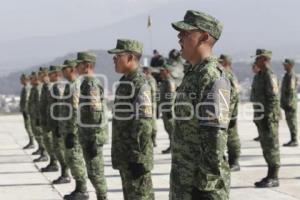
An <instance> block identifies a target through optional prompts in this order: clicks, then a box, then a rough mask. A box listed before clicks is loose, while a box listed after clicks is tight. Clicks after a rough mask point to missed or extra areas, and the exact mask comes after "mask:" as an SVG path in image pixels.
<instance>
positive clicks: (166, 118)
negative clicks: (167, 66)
mask: <svg viewBox="0 0 300 200" xmlns="http://www.w3.org/2000/svg"><path fill="white" fill-rule="evenodd" d="M159 91H160V100H159V108H160V111H161V112H162V119H163V122H164V126H165V130H166V131H167V133H168V135H169V139H170V144H172V143H171V138H172V135H173V131H174V118H173V113H172V105H173V104H174V100H175V95H176V83H175V80H174V79H173V78H172V77H171V76H170V75H168V76H167V77H166V78H165V79H164V80H162V82H161V85H160V90H159Z"/></svg>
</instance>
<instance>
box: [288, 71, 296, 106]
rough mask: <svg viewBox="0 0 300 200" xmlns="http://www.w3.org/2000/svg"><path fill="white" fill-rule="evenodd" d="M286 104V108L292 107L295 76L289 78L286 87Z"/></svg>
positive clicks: (294, 93)
mask: <svg viewBox="0 0 300 200" xmlns="http://www.w3.org/2000/svg"><path fill="white" fill-rule="evenodd" d="M287 87H288V88H287V97H286V98H287V104H288V107H293V100H294V98H295V95H297V92H295V91H297V77H296V76H295V75H292V76H290V79H289V82H288V86H287Z"/></svg>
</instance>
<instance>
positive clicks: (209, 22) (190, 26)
mask: <svg viewBox="0 0 300 200" xmlns="http://www.w3.org/2000/svg"><path fill="white" fill-rule="evenodd" d="M172 26H173V28H174V29H175V30H177V31H191V30H197V29H200V30H202V31H205V32H208V33H209V34H210V35H211V36H212V37H214V38H215V39H216V40H218V39H219V38H220V36H221V34H222V30H223V25H222V23H221V22H220V21H219V20H217V19H216V18H214V17H213V16H211V15H208V14H206V13H203V12H200V11H195V10H188V11H187V12H186V14H185V16H184V19H183V21H179V22H173V23H172Z"/></svg>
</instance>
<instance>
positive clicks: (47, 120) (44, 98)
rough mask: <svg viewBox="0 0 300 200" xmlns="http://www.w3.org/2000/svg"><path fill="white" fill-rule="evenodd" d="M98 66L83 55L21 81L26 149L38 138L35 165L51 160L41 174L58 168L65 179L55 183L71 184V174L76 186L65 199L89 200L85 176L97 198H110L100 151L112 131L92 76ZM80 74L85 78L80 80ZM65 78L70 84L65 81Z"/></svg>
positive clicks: (91, 59) (87, 54)
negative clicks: (107, 193) (22, 85)
mask: <svg viewBox="0 0 300 200" xmlns="http://www.w3.org/2000/svg"><path fill="white" fill-rule="evenodd" d="M95 62H96V57H95V56H94V55H93V54H90V53H86V52H81V53H78V59H77V60H74V61H72V60H66V61H65V62H64V64H63V65H53V66H50V67H49V69H47V68H40V70H39V71H38V72H32V74H31V76H30V77H27V76H26V75H23V76H22V78H21V80H22V83H23V84H24V88H23V90H22V94H21V97H22V98H21V103H20V104H21V106H20V107H21V111H22V113H23V116H24V120H25V127H26V130H27V132H28V134H29V138H30V142H29V144H28V145H26V146H25V147H24V149H30V148H33V147H34V142H33V140H34V139H35V140H36V141H37V144H38V150H37V151H36V152H33V155H40V157H39V158H37V159H35V160H34V162H41V161H47V160H48V159H49V158H50V162H49V164H48V165H47V166H46V167H44V168H42V169H41V172H53V171H58V168H59V166H60V168H61V176H60V177H58V178H57V179H56V180H54V181H53V182H52V183H53V184H63V183H69V182H70V181H71V178H70V174H69V171H71V174H72V176H73V178H74V179H75V181H76V187H75V190H74V191H73V192H72V193H71V194H69V195H65V196H64V199H88V196H89V195H88V192H87V177H88V178H89V179H90V181H91V183H92V185H93V186H94V188H95V190H96V195H97V199H100V200H103V199H106V192H107V186H106V181H105V177H104V161H103V156H102V146H103V144H104V143H106V142H107V139H108V126H107V124H104V122H105V121H106V120H107V118H106V117H107V116H106V114H105V109H106V108H105V106H106V105H105V102H104V100H103V99H102V97H103V88H102V86H101V84H100V81H99V80H98V79H96V78H95V77H93V76H92V75H93V68H94V64H95ZM77 74H79V75H82V76H83V77H84V78H82V79H79V78H78V77H77ZM62 76H63V77H64V78H65V79H66V80H67V82H61V79H62ZM29 81H30V83H29ZM30 85H31V86H30ZM79 105H83V106H81V107H79ZM78 115H79V116H78ZM79 117H80V119H79V120H78V118H79ZM78 121H80V123H78ZM94 124H97V126H93V125H94ZM89 125H91V126H89ZM48 155H49V157H48Z"/></svg>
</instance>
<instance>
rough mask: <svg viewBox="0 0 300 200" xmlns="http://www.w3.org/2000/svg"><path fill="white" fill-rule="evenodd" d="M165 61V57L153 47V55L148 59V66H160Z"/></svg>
mask: <svg viewBox="0 0 300 200" xmlns="http://www.w3.org/2000/svg"><path fill="white" fill-rule="evenodd" d="M164 62H165V59H164V57H163V56H162V55H160V53H159V52H158V51H157V50H156V49H154V50H153V57H152V58H151V61H150V66H151V67H161V66H162V65H163V64H164Z"/></svg>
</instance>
